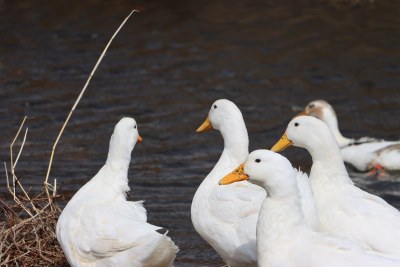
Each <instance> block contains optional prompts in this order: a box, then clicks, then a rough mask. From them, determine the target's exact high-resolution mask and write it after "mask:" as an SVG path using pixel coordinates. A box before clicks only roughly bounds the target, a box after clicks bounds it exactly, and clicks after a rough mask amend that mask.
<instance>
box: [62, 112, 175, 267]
mask: <svg viewBox="0 0 400 267" xmlns="http://www.w3.org/2000/svg"><path fill="white" fill-rule="evenodd" d="M140 141H142V138H141V137H140V135H139V133H138V129H137V124H136V121H135V120H134V119H132V118H123V119H121V120H120V121H119V122H118V123H117V125H116V126H115V129H114V133H113V134H112V136H111V140H110V147H109V152H108V157H107V161H106V164H105V165H104V166H103V167H102V168H101V169H100V171H99V172H98V173H97V174H96V175H95V176H94V177H93V178H92V179H91V180H90V181H89V182H87V183H86V184H85V185H84V186H83V187H82V188H81V189H79V191H78V192H77V193H76V194H75V195H74V196H73V197H72V199H71V200H70V201H69V202H68V204H67V205H66V207H65V208H64V210H63V211H62V214H61V216H60V218H59V219H58V222H57V228H56V234H57V240H58V242H59V243H60V245H61V248H62V250H63V251H64V254H65V256H66V258H67V260H68V262H69V264H70V265H71V266H73V267H95V266H99V267H100V266H133V267H145V266H159V267H165V266H172V263H173V260H174V258H175V255H176V253H177V252H178V247H177V246H175V244H174V242H173V241H172V240H171V239H170V238H169V237H168V236H167V235H166V233H165V234H161V233H159V232H157V231H159V230H161V229H162V228H161V227H158V226H155V225H152V224H149V223H147V215H146V210H145V208H144V207H143V205H142V203H143V201H137V202H133V201H127V200H126V193H127V192H128V191H129V190H130V188H129V186H128V168H129V163H130V161H131V152H132V150H133V148H134V147H135V144H136V143H137V142H140Z"/></svg>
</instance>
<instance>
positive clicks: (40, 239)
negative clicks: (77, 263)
mask: <svg viewBox="0 0 400 267" xmlns="http://www.w3.org/2000/svg"><path fill="white" fill-rule="evenodd" d="M20 201H21V203H20V204H16V203H13V204H8V203H5V202H4V201H1V200H0V220H1V222H0V256H1V258H0V266H69V265H68V262H67V260H66V259H65V257H64V254H63V252H62V250H61V247H60V245H59V244H58V242H57V239H56V235H55V232H56V224H57V219H58V216H60V214H61V209H60V208H59V207H58V206H57V205H55V204H54V202H52V203H48V198H47V195H46V194H45V193H44V192H43V193H41V194H39V195H37V196H35V197H34V198H32V199H31V200H28V199H26V198H20ZM31 203H34V204H35V206H36V208H38V209H39V210H40V211H39V213H37V214H35V215H34V216H32V217H30V216H27V214H26V212H25V209H31ZM21 205H23V206H24V208H22V207H21Z"/></svg>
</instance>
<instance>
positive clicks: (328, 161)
mask: <svg viewBox="0 0 400 267" xmlns="http://www.w3.org/2000/svg"><path fill="white" fill-rule="evenodd" d="M321 136H322V135H321ZM312 142H313V144H314V145H311V146H309V147H308V151H309V153H310V154H311V157H312V160H313V164H312V167H311V173H310V181H315V180H322V179H325V180H326V181H331V182H345V183H351V184H352V183H353V182H352V181H351V179H350V178H349V175H348V173H347V170H346V167H345V165H344V162H343V158H342V155H341V153H340V148H339V146H338V143H337V142H336V140H335V139H333V138H315V139H313V141H312ZM321 174H322V175H321Z"/></svg>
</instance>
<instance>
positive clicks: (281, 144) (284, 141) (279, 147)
mask: <svg viewBox="0 0 400 267" xmlns="http://www.w3.org/2000/svg"><path fill="white" fill-rule="evenodd" d="M291 145H293V142H292V141H290V140H289V139H288V137H287V135H286V132H285V133H284V134H283V135H282V137H281V139H280V140H279V141H278V142H276V144H275V145H274V146H273V147H272V148H271V150H272V151H274V152H281V151H283V150H285V149H286V148H288V147H290V146H291Z"/></svg>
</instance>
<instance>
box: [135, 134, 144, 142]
mask: <svg viewBox="0 0 400 267" xmlns="http://www.w3.org/2000/svg"><path fill="white" fill-rule="evenodd" d="M142 141H143V138H142V137H141V136H140V135H139V136H138V139H137V142H136V143H141V142H142Z"/></svg>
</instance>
